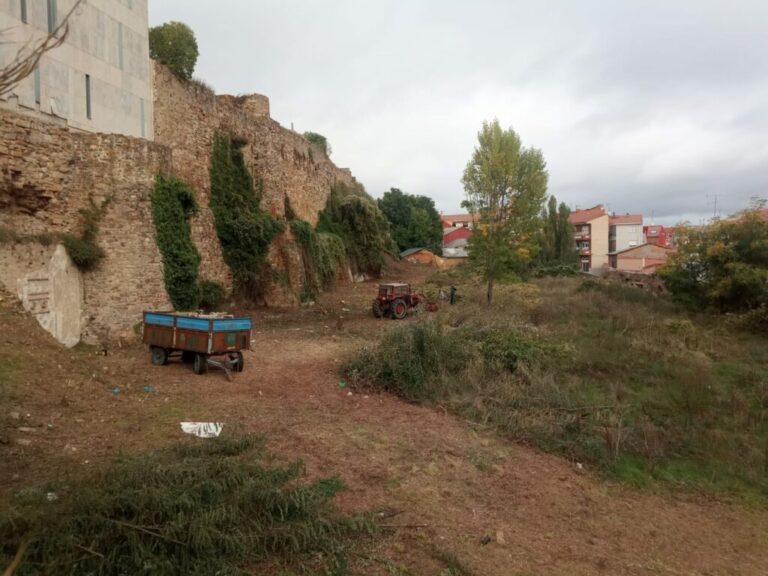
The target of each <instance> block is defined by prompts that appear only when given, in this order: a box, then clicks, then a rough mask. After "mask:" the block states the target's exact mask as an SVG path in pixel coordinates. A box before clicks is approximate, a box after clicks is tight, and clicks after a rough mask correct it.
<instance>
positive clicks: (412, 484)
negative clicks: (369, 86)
mask: <svg viewBox="0 0 768 576" xmlns="http://www.w3.org/2000/svg"><path fill="white" fill-rule="evenodd" d="M416 278H417V280H418V279H419V278H418V276H417V277H416ZM373 290H374V288H373V286H371V285H362V286H354V287H349V286H347V287H344V288H341V289H339V291H337V292H336V293H335V294H331V295H328V296H327V297H326V298H325V299H324V302H325V306H324V307H321V306H317V307H315V308H310V309H305V310H302V311H284V312H264V311H259V312H256V313H255V316H256V321H257V324H258V326H259V328H258V331H257V333H256V334H255V340H256V342H255V351H253V352H248V353H247V354H246V370H245V371H244V372H243V373H242V374H240V375H237V376H236V377H235V379H234V381H233V382H231V383H230V382H227V380H226V379H225V378H224V376H223V375H222V374H221V373H216V372H211V373H210V374H208V375H207V376H204V377H198V376H195V375H194V374H193V373H192V371H191V370H190V369H189V368H188V367H187V366H184V365H182V364H171V365H169V366H166V367H161V368H156V367H153V366H151V365H150V363H149V355H148V353H147V352H146V351H145V350H143V349H141V348H140V347H138V346H132V347H125V348H122V349H115V350H111V351H110V352H109V355H108V356H97V355H96V354H95V351H94V350H92V349H80V350H76V351H64V350H61V349H60V348H58V347H57V346H56V345H54V344H53V343H52V342H51V341H50V340H49V339H48V338H47V336H46V335H44V334H43V333H42V331H40V330H39V329H38V328H37V327H36V326H34V325H33V322H32V321H30V319H29V318H28V317H27V316H25V315H23V314H20V313H19V311H18V309H17V308H16V307H15V305H12V304H9V303H8V299H7V298H6V299H5V301H4V302H2V303H0V327H1V328H2V330H0V347H2V349H3V350H6V351H8V350H11V352H9V353H7V354H5V355H4V356H0V378H4V382H3V385H2V386H0V408H1V409H2V410H1V413H0V462H1V463H2V464H0V490H1V491H2V494H3V495H6V494H8V493H9V492H10V491H13V490H18V489H19V488H23V487H24V486H30V485H34V484H36V483H39V482H40V481H44V480H49V479H54V478H57V477H62V476H65V475H67V474H71V473H73V471H74V473H77V472H76V471H77V470H82V469H87V468H88V467H89V466H97V465H100V464H101V463H104V462H106V461H108V460H109V459H110V458H112V457H114V456H115V455H116V454H118V453H120V452H121V451H138V450H146V449H151V448H154V447H158V446H162V445H164V444H167V443H169V442H173V441H176V440H178V439H179V438H181V437H182V433H181V431H180V430H179V422H181V421H184V420H201V421H221V422H225V423H226V427H225V431H226V430H227V429H229V430H232V429H237V430H241V431H253V432H258V433H261V434H264V435H265V436H266V438H267V440H268V446H269V448H270V449H271V450H272V451H273V452H275V453H276V454H277V455H279V457H280V458H286V459H294V458H301V459H303V460H304V461H305V462H306V464H307V469H308V472H309V474H310V475H313V476H314V475H334V474H338V475H340V476H341V478H342V479H343V480H344V481H345V483H346V484H347V485H348V487H349V489H348V490H347V491H346V492H345V493H343V494H342V495H341V496H340V498H339V503H340V506H341V507H342V508H343V509H344V510H346V511H351V512H376V513H378V514H379V516H378V518H379V521H380V523H381V524H382V525H383V526H385V528H384V529H383V530H382V533H381V535H380V537H379V538H377V539H376V541H375V542H374V543H373V544H372V545H371V549H370V550H369V551H368V552H367V553H365V554H363V555H362V556H364V558H363V557H360V558H356V560H355V564H354V566H353V571H354V572H355V573H357V574H419V575H421V574H425V575H436V576H437V575H439V574H449V572H446V571H445V568H446V566H448V565H450V564H451V562H453V561H454V560H457V561H458V562H459V563H460V564H461V565H463V566H464V567H465V569H466V570H467V571H468V572H469V573H472V574H477V575H499V576H502V575H503V576H507V575H520V576H522V575H534V574H535V575H546V574H552V575H555V574H556V575H560V574H568V575H592V574H610V575H613V574H627V575H646V574H649V575H651V574H662V575H666V574H668V575H693V574H701V575H736V574H739V575H755V576H758V575H759V576H763V575H765V574H768V513H766V511H765V510H761V509H747V508H745V507H744V506H741V505H736V504H727V503H720V502H711V501H704V500H701V499H698V498H692V497H690V496H688V497H683V496H677V497H672V496H669V495H654V494H649V493H645V492H637V491H634V490H631V489H628V488H624V487H621V486H617V485H613V484H610V483H606V482H605V481H603V480H601V479H599V478H598V477H597V476H595V475H594V474H592V472H591V471H589V470H580V469H579V468H578V467H577V466H575V465H574V464H573V463H570V462H567V461H565V460H562V459H559V458H556V457H553V456H549V455H546V454H543V453H541V452H538V451H536V450H532V449H529V448H526V447H523V446H518V445H514V444H511V443H509V442H506V441H504V440H502V439H499V438H497V437H495V436H493V435H492V434H490V433H486V432H483V431H482V430H478V429H477V427H474V426H472V425H471V424H469V423H467V422H464V421H461V420H460V419H457V418H455V417H453V416H451V415H448V414H446V413H445V412H444V411H442V410H440V409H435V408H431V407H423V406H416V405H411V404H407V403H405V402H402V401H401V400H399V399H397V398H395V397H392V396H389V395H385V394H371V393H364V392H358V391H350V390H349V388H347V387H344V388H342V387H340V385H339V380H340V379H339V375H338V368H339V365H340V363H341V362H343V361H344V359H346V358H348V357H350V355H351V354H353V353H354V350H356V349H357V348H358V347H359V346H361V345H364V344H366V343H369V342H372V341H374V340H375V339H376V338H377V336H378V334H379V333H380V332H381V331H382V330H384V329H387V328H388V327H389V326H391V325H393V324H394V323H393V322H392V321H390V320H380V321H376V320H374V319H373V318H369V317H368V314H367V312H366V310H365V306H366V303H367V301H368V299H369V298H370V296H371V294H372V292H373ZM342 300H343V303H342ZM344 309H346V310H348V311H347V312H343V310H344ZM337 313H341V314H343V315H344V316H345V320H344V321H343V323H342V325H341V328H339V327H338V326H337V318H336V314H337ZM406 321H408V320H406ZM145 387H150V388H147V389H146V390H145ZM117 388H119V390H117ZM20 429H22V430H20ZM456 573H458V572H456Z"/></svg>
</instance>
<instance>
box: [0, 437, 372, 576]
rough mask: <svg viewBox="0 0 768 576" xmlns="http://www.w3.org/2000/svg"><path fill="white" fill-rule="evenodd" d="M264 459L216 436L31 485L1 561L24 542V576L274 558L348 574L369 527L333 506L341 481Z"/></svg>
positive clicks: (224, 566)
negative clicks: (353, 541)
mask: <svg viewBox="0 0 768 576" xmlns="http://www.w3.org/2000/svg"><path fill="white" fill-rule="evenodd" d="M263 458H264V454H263V450H262V449H261V442H260V441H259V440H258V439H257V438H254V437H250V436H249V437H244V438H233V439H213V440H206V441H205V443H194V444H191V443H189V444H180V445H177V446H175V447H173V448H170V449H166V450H163V451H160V452H156V453H151V454H148V455H144V456H138V457H131V458H126V459H124V460H121V461H119V462H117V463H116V464H114V465H113V466H112V467H111V468H109V469H108V470H106V471H105V472H103V473H101V474H99V475H95V476H93V477H91V478H89V479H86V480H85V481H81V482H74V481H71V480H70V481H68V482H67V484H62V485H60V486H54V487H45V488H44V489H37V490H36V489H28V490H26V491H25V492H23V493H21V494H20V495H18V496H17V498H16V501H15V502H14V503H13V505H12V506H11V507H10V509H9V510H5V511H4V513H3V515H2V517H0V565H1V566H8V565H9V564H10V563H11V560H12V559H13V557H14V555H15V554H16V552H17V550H19V549H20V548H21V547H23V546H25V545H26V546H28V548H27V549H26V554H25V555H24V557H23V560H22V562H21V565H20V566H19V568H18V569H17V570H16V572H15V573H16V574H17V575H18V576H25V575H31V574H42V573H47V574H54V573H55V574H62V575H68V574H69V575H73V576H74V575H79V574H103V575H106V576H108V575H115V576H117V575H120V574H136V575H141V574H146V575H149V574H152V575H157V576H174V575H179V576H181V575H185V576H186V575H200V576H202V575H206V576H207V575H210V574H221V575H224V574H226V575H233V576H234V575H236V574H246V573H250V570H251V569H253V568H254V565H256V564H259V563H265V562H268V563H269V566H270V567H272V568H277V571H280V569H279V568H278V567H279V566H282V567H284V568H291V569H293V568H296V569H298V570H308V569H310V568H313V569H318V568H319V569H322V570H325V571H327V572H324V573H334V574H336V573H339V572H334V570H339V569H340V568H341V567H343V566H345V565H346V561H345V559H344V549H345V547H346V546H347V545H348V540H349V537H350V536H352V535H354V534H356V533H359V532H360V531H362V530H367V529H368V528H369V524H368V523H367V522H364V521H362V520H360V519H354V518H345V517H342V516H341V515H339V514H338V513H337V512H336V511H335V510H334V508H333V507H332V506H331V500H332V499H333V497H334V496H335V495H336V494H337V493H338V492H339V491H340V490H342V489H343V485H342V483H341V481H340V480H339V479H338V478H322V479H319V480H316V481H313V482H310V483H308V482H304V481H301V478H302V476H303V475H304V467H303V465H302V464H301V463H300V462H294V463H293V464H289V465H287V466H282V467H268V466H265V465H264V464H263V463H261V460H263ZM54 489H55V490H56V494H57V496H58V499H57V500H56V501H54V502H50V501H49V500H48V499H47V498H46V493H47V492H49V491H52V490H54ZM257 572H261V570H257Z"/></svg>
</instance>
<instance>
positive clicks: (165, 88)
mask: <svg viewBox="0 0 768 576" xmlns="http://www.w3.org/2000/svg"><path fill="white" fill-rule="evenodd" d="M154 73H155V80H154V86H155V103H154V107H155V115H156V117H155V141H156V142H158V143H161V144H165V145H166V146H168V147H169V148H170V149H171V150H172V156H173V167H174V172H175V173H176V174H177V175H178V176H179V177H181V178H182V179H184V180H185V181H186V182H187V183H188V184H190V186H192V188H193V189H194V190H195V192H196V195H197V198H198V203H199V204H200V207H201V210H200V212H199V214H198V216H197V218H196V219H195V221H194V222H193V238H194V240H195V243H196V244H197V246H198V249H199V250H200V253H201V254H202V256H203V263H202V266H201V276H202V277H206V278H210V279H215V280H218V281H219V282H222V283H224V284H225V285H226V286H228V287H229V286H231V277H230V275H229V270H228V268H227V267H226V265H225V264H224V260H223V257H222V255H221V247H220V245H219V243H218V241H217V239H216V233H215V228H214V224H213V214H212V212H211V210H210V208H209V201H210V190H211V185H210V175H209V171H210V161H211V159H210V157H211V150H212V147H213V140H214V138H215V136H216V134H217V133H222V134H228V135H231V136H234V137H237V138H239V139H242V140H244V141H245V142H246V143H247V144H246V145H245V147H244V148H243V154H244V157H245V162H246V165H247V166H248V168H249V170H250V171H251V174H252V175H253V177H254V178H255V179H256V180H258V181H260V182H261V183H262V186H263V196H262V208H263V209H265V210H267V211H268V212H270V213H271V214H272V215H273V216H284V215H285V204H286V199H288V200H289V201H290V204H291V207H292V209H293V211H294V213H295V214H296V215H297V216H298V217H299V218H301V219H302V220H306V221H307V222H309V223H311V224H312V225H314V224H316V223H317V218H318V213H319V212H320V211H321V210H322V209H323V208H324V207H325V204H326V202H327V200H328V195H329V193H330V189H331V186H332V185H333V184H334V183H336V182H338V181H342V182H345V183H347V184H354V183H355V180H354V178H353V177H352V173H351V172H350V171H349V170H348V169H341V168H338V167H336V165H334V164H333V162H331V161H330V160H329V159H328V158H327V156H326V155H325V154H324V153H323V152H322V151H321V150H319V149H318V148H316V147H313V146H311V145H310V144H309V143H308V142H307V141H306V140H305V139H304V138H303V137H302V136H301V135H300V134H297V133H295V132H293V131H291V130H287V129H286V128H283V127H282V126H280V124H278V123H277V122H275V121H274V120H272V119H271V118H270V117H269V100H268V99H267V98H266V97H265V96H261V95H258V94H255V95H251V96H241V97H234V96H218V97H217V96H214V94H213V93H212V92H210V91H208V90H206V89H205V88H203V87H200V86H198V85H196V84H194V83H189V82H185V81H183V80H179V79H178V78H177V77H176V76H174V75H173V74H172V73H171V72H169V71H168V69H167V68H165V67H164V66H161V65H158V64H156V65H155V71H154ZM293 244H294V243H293V241H292V238H291V235H290V231H289V230H288V231H286V232H285V233H284V234H283V236H282V237H281V238H278V239H277V240H276V241H275V244H274V246H273V247H272V249H271V250H270V255H269V261H270V263H271V264H272V265H273V267H274V268H275V269H276V270H277V271H278V273H279V274H278V275H279V277H280V278H282V280H281V281H277V282H275V283H274V284H273V285H272V288H271V289H270V290H269V291H268V294H267V295H266V303H267V304H270V305H278V306H280V305H293V304H296V303H297V302H298V295H299V293H300V292H301V290H300V289H299V290H296V287H297V286H300V284H301V282H300V278H301V276H302V274H303V268H302V264H301V259H300V257H297V254H298V250H297V249H296V247H295V245H293Z"/></svg>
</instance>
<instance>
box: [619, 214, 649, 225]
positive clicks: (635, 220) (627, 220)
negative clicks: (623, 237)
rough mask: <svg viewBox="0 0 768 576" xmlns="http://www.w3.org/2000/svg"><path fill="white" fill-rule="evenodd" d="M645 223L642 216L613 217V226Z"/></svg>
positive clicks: (625, 215)
mask: <svg viewBox="0 0 768 576" xmlns="http://www.w3.org/2000/svg"><path fill="white" fill-rule="evenodd" d="M642 223H643V215H642V214H624V215H620V216H616V215H613V216H611V226H616V225H617V224H618V225H621V224H642Z"/></svg>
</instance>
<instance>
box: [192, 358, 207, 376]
mask: <svg viewBox="0 0 768 576" xmlns="http://www.w3.org/2000/svg"><path fill="white" fill-rule="evenodd" d="M192 370H194V372H195V374H205V373H206V372H208V356H206V355H205V354H195V361H194V363H193V364H192Z"/></svg>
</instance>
